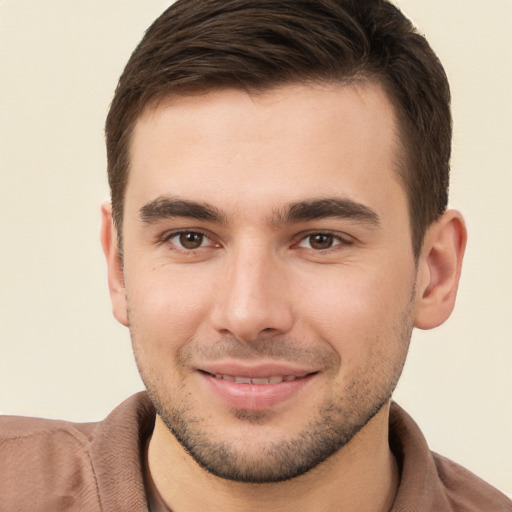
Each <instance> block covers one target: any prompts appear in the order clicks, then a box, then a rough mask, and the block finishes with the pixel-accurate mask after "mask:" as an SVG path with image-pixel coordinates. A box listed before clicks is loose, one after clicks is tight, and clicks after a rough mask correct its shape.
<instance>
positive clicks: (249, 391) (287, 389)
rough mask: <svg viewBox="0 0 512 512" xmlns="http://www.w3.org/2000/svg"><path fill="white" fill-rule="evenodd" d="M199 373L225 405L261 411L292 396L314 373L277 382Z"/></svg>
mask: <svg viewBox="0 0 512 512" xmlns="http://www.w3.org/2000/svg"><path fill="white" fill-rule="evenodd" d="M200 375H201V376H202V377H203V380H204V381H205V382H206V383H207V385H208V386H209V388H210V389H211V390H212V391H213V392H214V394H215V395H216V396H217V397H219V398H220V399H221V400H222V401H223V402H224V403H226V404H227V405H230V406H231V407H235V408H237V409H246V410H250V411H263V410H265V409H269V408H270V407H273V406H275V405H277V404H279V403H282V402H284V401H286V400H290V399H291V398H293V397H294V396H295V395H297V394H298V393H299V391H301V390H302V388H303V387H304V386H306V385H307V384H308V383H309V382H310V381H311V379H312V378H313V377H314V375H315V374H310V375H306V376H305V377H300V378H298V379H295V380H290V381H283V382H279V383H278V384H242V383H238V382H230V381H227V380H224V379H217V378H216V377H214V376H213V375H210V374H208V373H200Z"/></svg>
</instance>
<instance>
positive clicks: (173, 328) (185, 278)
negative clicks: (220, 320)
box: [126, 267, 212, 354]
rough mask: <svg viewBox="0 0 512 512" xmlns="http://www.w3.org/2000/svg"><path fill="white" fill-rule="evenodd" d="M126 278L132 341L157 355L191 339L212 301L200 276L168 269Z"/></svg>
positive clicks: (152, 270) (154, 270)
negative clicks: (142, 341)
mask: <svg viewBox="0 0 512 512" xmlns="http://www.w3.org/2000/svg"><path fill="white" fill-rule="evenodd" d="M127 274H128V275H131V278H130V279H128V280H127V282H126V293H127V297H128V312H129V317H130V329H131V331H132V336H133V337H134V338H139V339H143V340H144V343H147V344H151V346H152V347H154V348H158V350H159V353H160V354H161V351H173V350H175V349H176V347H179V346H180V345H182V344H183V343H185V342H186V341H188V340H190V339H191V338H193V337H194V335H195V333H197V331H198V329H199V328H200V326H201V324H202V323H203V322H204V319H205V318H206V317H207V311H208V309H209V304H210V303H211V301H212V297H211V290H210V289H208V288H206V289H205V284H204V283H205V280H204V279H202V277H201V276H198V275H190V273H189V272H180V271H179V269H178V270H176V269H173V270H171V269H170V268H169V267H168V268H166V267H162V268H157V269H151V270H149V271H145V272H140V273H139V276H140V278H139V277H137V276H135V275H134V274H129V273H127ZM206 282H207V281H206ZM135 341H137V340H135Z"/></svg>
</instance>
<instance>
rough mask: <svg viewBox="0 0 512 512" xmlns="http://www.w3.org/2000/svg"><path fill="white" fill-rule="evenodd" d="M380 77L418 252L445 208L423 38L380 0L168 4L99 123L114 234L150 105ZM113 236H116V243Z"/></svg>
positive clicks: (441, 77)
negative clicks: (206, 94) (223, 92)
mask: <svg viewBox="0 0 512 512" xmlns="http://www.w3.org/2000/svg"><path fill="white" fill-rule="evenodd" d="M354 80H356V81H357V80H375V81H378V82H379V83H381V84H382V85H383V86H384V87H385V89H386V91H387V93H388V95H389V97H390V99H391V101H392V102H393V104H394V106H395V110H396V113H397V118H398V123H399V131H400V136H401V139H402V144H403V149H404V151H403V162H402V165H401V166H400V168H401V169H400V170H399V175H400V177H401V179H402V182H403V185H404V188H405V191H406V193H407V196H408V202H409V210H410V220H411V232H412V244H413V250H414V254H415V256H416V257H417V256H418V255H419V253H420V251H421V246H422V242H423V237H424V234H425V230H426V229H427V227H428V226H429V225H430V224H431V223H432V222H433V221H435V220H436V219H437V218H438V217H439V216H440V215H441V214H442V213H443V212H444V211H445V209H446V205H447V201H448V183H449V160H450V151H451V132H452V128H451V124H452V123H451V113H450V90H449V85H448V81H447V78H446V75H445V72H444V70H443V67H442V65H441V63H440V62H439V60H438V58H437V57H436V55H435V54H434V52H433V51H432V49H431V48H430V46H429V44H428V43H427V41H426V39H425V38H424V37H423V36H421V35H420V34H418V32H417V31H416V29H415V28H414V26H413V25H412V23H411V22H410V21H409V20H408V19H407V18H406V17H405V16H404V15H403V14H402V13H401V12H400V10H399V9H398V8H396V7H395V6H394V5H393V4H391V3H390V2H389V1H387V0H279V1H277V0H178V1H177V2H176V3H174V4H173V5H171V7H169V8H168V9H167V10H166V11H165V12H164V13H163V14H162V15H161V16H160V17H159V18H158V19H157V20H156V21H155V22H154V23H153V24H152V25H151V26H150V28H149V29H148V30H147V32H146V34H145V35H144V37H143V39H142V40H141V42H140V43H139V45H138V46H137V48H136V49H135V51H134V52H133V54H132V56H131V58H130V60H129V61H128V64H127V65H126V68H125V70H124V72H123V74H122V75H121V78H120V79H119V84H118V86H117V89H116V92H115V95H114V99H113V101H112V104H111V107H110V111H109V114H108V117H107V121H106V143H107V159H108V178H109V184H110V189H111V195H112V207H113V216H114V222H115V223H116V226H117V229H118V236H119V237H120V236H121V232H122V220H123V203H124V194H125V189H126V183H127V178H128V173H129V163H130V162H129V143H130V137H131V133H132V130H133V127H134V125H135V123H136V121H137V119H138V117H139V116H140V115H141V114H142V112H143V110H144V109H145V108H146V107H147V105H148V104H149V103H150V102H153V101H155V100H158V99H159V98H162V97H164V96H165V95H168V94H172V93H174V94H190V93H193V92H194V91H195V90H198V89H201V90H204V89H205V88H206V89H209V88H211V89H218V88H228V87H232V88H239V89H245V90H253V91H254V90H260V91H261V90H265V89H268V88H271V87H275V86H279V85H283V84H291V83H308V82H311V81H316V82H335V83H341V84H346V83H351V82H353V81H354ZM119 242H120V243H121V238H119Z"/></svg>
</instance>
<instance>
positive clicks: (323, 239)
mask: <svg viewBox="0 0 512 512" xmlns="http://www.w3.org/2000/svg"><path fill="white" fill-rule="evenodd" d="M308 240H309V245H310V247H311V248H313V249H317V250H322V249H329V248H330V247H332V246H333V243H334V236H333V235H329V234H325V233H318V234H316V235H310V236H309V237H308Z"/></svg>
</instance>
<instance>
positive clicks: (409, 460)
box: [0, 393, 512, 512]
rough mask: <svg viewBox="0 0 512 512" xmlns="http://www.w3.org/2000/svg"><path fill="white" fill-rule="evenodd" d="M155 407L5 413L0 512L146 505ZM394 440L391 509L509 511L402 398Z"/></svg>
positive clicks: (132, 402) (143, 402) (136, 400)
mask: <svg viewBox="0 0 512 512" xmlns="http://www.w3.org/2000/svg"><path fill="white" fill-rule="evenodd" d="M154 421H155V411H154V408H153V405H152V403H151V401H150V400H149V397H148V395H147V393H138V394H136V395H134V396H132V397H131V398H129V399H128V400H126V401H125V402H123V403H122V404H121V405H120V406H118V407H117V408H116V409H114V410H113V411H112V413H110V414H109V416H107V418H105V419H104V420H103V421H100V422H97V423H72V422H66V421H60V420H48V419H41V418H26V417H16V416H4V417H2V418H0V511H1V512H4V511H5V512H24V511H27V512H28V511H30V512H64V511H66V512H69V511H84V512H120V511H122V512H127V511H130V512H147V511H148V498H147V495H146V490H145V489H146V485H145V482H144V459H145V446H146V442H147V439H148V438H149V436H150V435H151V432H152V429H153V426H154ZM389 439H390V447H391V449H392V451H393V453H394V455H395V457H396V459H397V462H398V465H399V468H400V485H399V489H398V492H397V495H396V499H395V503H394V505H393V508H392V512H424V511H425V512H463V511H464V512H487V511H489V512H512V501H511V500H509V499H508V498H507V497H506V496H505V495H504V494H502V493H501V492H500V491H498V490H497V489H495V488H494V487H492V486H491V485H489V484H488V483H486V482H484V481H483V480H481V479H480V478H478V477H477V476H475V475H474V474H472V473H471V472H469V471H468V470H467V469H465V468H463V467H462V466H460V465H458V464H456V463H454V462H452V461H450V460H448V459H446V458H444V457H442V456H440V455H437V454H435V453H433V452H431V451H430V449H429V448H428V445H427V442H426V440H425V438H424V436H423V434H422V433H421V431H420V429H419V427H418V426H417V425H416V423H415V422H414V421H413V420H412V418H411V417H410V416H409V415H408V414H407V413H406V412H405V411H403V410H402V409H401V408H400V407H399V406H398V405H397V404H395V403H393V404H392V407H391V412H390V437H389Z"/></svg>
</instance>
